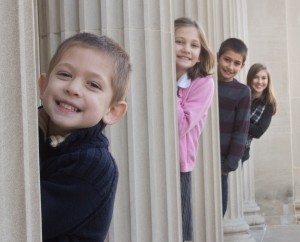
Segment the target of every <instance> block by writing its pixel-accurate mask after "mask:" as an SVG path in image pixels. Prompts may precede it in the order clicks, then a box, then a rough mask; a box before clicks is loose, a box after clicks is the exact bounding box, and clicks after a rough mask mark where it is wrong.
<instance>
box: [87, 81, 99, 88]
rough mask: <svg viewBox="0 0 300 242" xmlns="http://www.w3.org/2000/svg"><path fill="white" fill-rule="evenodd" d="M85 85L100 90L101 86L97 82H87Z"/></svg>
mask: <svg viewBox="0 0 300 242" xmlns="http://www.w3.org/2000/svg"><path fill="white" fill-rule="evenodd" d="M87 85H88V86H89V87H90V88H92V89H99V90H102V88H101V86H100V85H99V84H98V83H97V82H92V81H91V82H88V83H87Z"/></svg>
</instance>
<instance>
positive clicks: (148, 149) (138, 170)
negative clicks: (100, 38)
mask: <svg viewBox="0 0 300 242" xmlns="http://www.w3.org/2000/svg"><path fill="white" fill-rule="evenodd" d="M112 2H113V1H106V8H108V9H116V8H117V6H114V5H117V4H114V3H112ZM170 4H171V2H168V1H164V0H160V1H151V0H148V1H142V2H141V1H139V0H134V1H132V0H130V1H124V5H123V7H121V8H120V6H119V8H120V9H119V10H120V11H119V14H120V15H119V16H123V22H120V23H121V26H120V25H119V26H120V27H122V25H123V26H124V29H123V37H122V38H123V39H124V40H123V41H124V46H125V47H126V49H127V50H128V51H129V54H130V57H131V60H132V64H133V73H132V85H131V89H130V95H129V97H128V104H129V110H128V115H127V118H126V120H124V126H125V125H127V129H123V131H122V130H121V127H117V126H115V127H111V129H110V131H111V140H112V151H114V150H115V151H116V152H115V154H122V151H121V150H122V147H121V146H120V144H119V134H120V132H121V133H124V132H125V134H124V135H126V137H127V140H126V143H125V144H126V146H127V150H125V152H126V157H125V158H124V157H123V159H122V160H120V162H119V163H118V164H120V163H124V165H123V168H124V169H123V170H120V174H121V178H122V174H123V173H122V172H123V171H125V173H127V174H126V176H124V177H123V179H126V180H127V181H128V183H127V184H126V183H125V184H124V183H120V184H119V188H118V189H119V191H122V194H121V193H119V194H117V204H116V210H115V215H114V221H113V226H112V228H111V232H110V238H109V241H111V238H113V240H112V241H116V242H118V241H124V242H125V241H128V242H131V241H132V242H139V241H143V242H144V241H145V242H152V241H158V242H160V241H161V242H164V241H169V242H173V241H175V242H176V241H181V240H182V239H181V236H182V235H181V211H180V209H181V207H180V189H179V188H180V186H179V161H178V150H177V147H178V144H177V137H178V133H177V118H176V111H177V110H176V108H175V107H176V106H175V93H176V90H175V86H176V85H175V80H176V79H175V75H174V74H175V69H174V67H175V61H173V59H174V58H173V55H174V53H173V52H174V49H173V48H174V46H173V43H174V41H173V38H174V37H173V35H174V33H173V20H172V13H171V9H172V7H171V5H170ZM117 9H118V8H117ZM103 11H106V10H105V9H103ZM106 12H107V13H109V11H106ZM104 16H106V17H107V18H106V20H105V23H106V26H107V29H105V31H107V33H109V34H111V33H114V32H115V30H116V28H117V27H118V22H116V19H115V16H111V15H108V14H107V15H104ZM116 37H117V35H116ZM120 40H121V38H120ZM124 126H123V127H124ZM123 153H124V151H123ZM124 194H125V195H126V196H125V198H126V199H128V200H125V202H126V203H127V204H124V196H123V195H124ZM118 208H119V209H118ZM124 211H130V214H128V215H129V216H126V217H125V216H123V218H124V219H123V220H120V219H118V217H119V216H120V215H122V213H124ZM124 222H125V223H127V222H128V223H129V224H128V225H126V226H128V229H129V230H128V231H129V232H130V233H129V234H128V235H126V236H127V237H126V238H125V239H124V236H123V231H122V229H123V227H124Z"/></svg>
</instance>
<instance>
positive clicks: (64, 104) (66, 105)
mask: <svg viewBox="0 0 300 242" xmlns="http://www.w3.org/2000/svg"><path fill="white" fill-rule="evenodd" d="M60 106H62V107H63V108H65V109H68V110H70V111H73V112H77V108H74V107H72V106H71V105H69V104H66V103H60Z"/></svg>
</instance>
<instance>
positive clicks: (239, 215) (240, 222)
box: [223, 166, 255, 242]
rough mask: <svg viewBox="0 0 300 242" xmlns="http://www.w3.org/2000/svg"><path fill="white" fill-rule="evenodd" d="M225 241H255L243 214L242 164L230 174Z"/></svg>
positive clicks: (225, 219) (224, 227)
mask: <svg viewBox="0 0 300 242" xmlns="http://www.w3.org/2000/svg"><path fill="white" fill-rule="evenodd" d="M223 229H224V242H225V241H226V242H227V241H228V242H255V239H253V238H252V236H251V235H250V234H249V232H248V231H249V225H248V224H247V222H246V220H245V218H244V215H243V187H242V172H241V166H239V167H238V169H237V170H236V171H235V172H231V173H229V175H228V207H227V211H226V214H225V217H224V224H223Z"/></svg>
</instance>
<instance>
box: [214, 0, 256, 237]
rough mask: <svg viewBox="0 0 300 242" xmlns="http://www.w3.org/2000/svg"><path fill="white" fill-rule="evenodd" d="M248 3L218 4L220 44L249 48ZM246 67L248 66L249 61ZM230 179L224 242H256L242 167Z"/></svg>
mask: <svg viewBox="0 0 300 242" xmlns="http://www.w3.org/2000/svg"><path fill="white" fill-rule="evenodd" d="M246 3H247V2H246V0H226V1H222V3H220V4H218V8H217V9H216V11H217V12H218V13H219V16H221V17H220V18H219V21H218V22H217V23H216V24H217V25H218V26H219V28H220V29H221V30H222V31H220V33H223V38H222V39H219V41H220V42H219V43H220V44H221V42H222V41H224V40H225V39H227V38H229V37H236V38H240V39H242V40H243V41H244V42H245V44H246V45H247V46H248V25H247V4H246ZM219 37H222V36H219ZM248 47H249V46H248ZM248 57H249V56H248ZM246 66H248V64H247V60H246ZM246 69H247V68H246V67H244V68H243V69H242V71H241V72H240V73H239V74H238V76H237V79H238V80H239V81H241V82H242V83H245V81H246ZM228 178H229V181H228V186H229V191H228V209H227V212H226V215H225V218H224V221H223V222H224V223H223V230H224V241H228V242H229V241H230V242H233V241H234V242H242V241H247V242H248V241H249V242H250V241H255V240H254V239H253V238H252V237H251V235H250V234H248V230H249V225H248V224H247V222H246V220H245V218H244V215H243V187H242V180H241V167H240V165H239V168H238V169H237V171H235V172H232V173H230V174H229V177H228Z"/></svg>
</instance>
